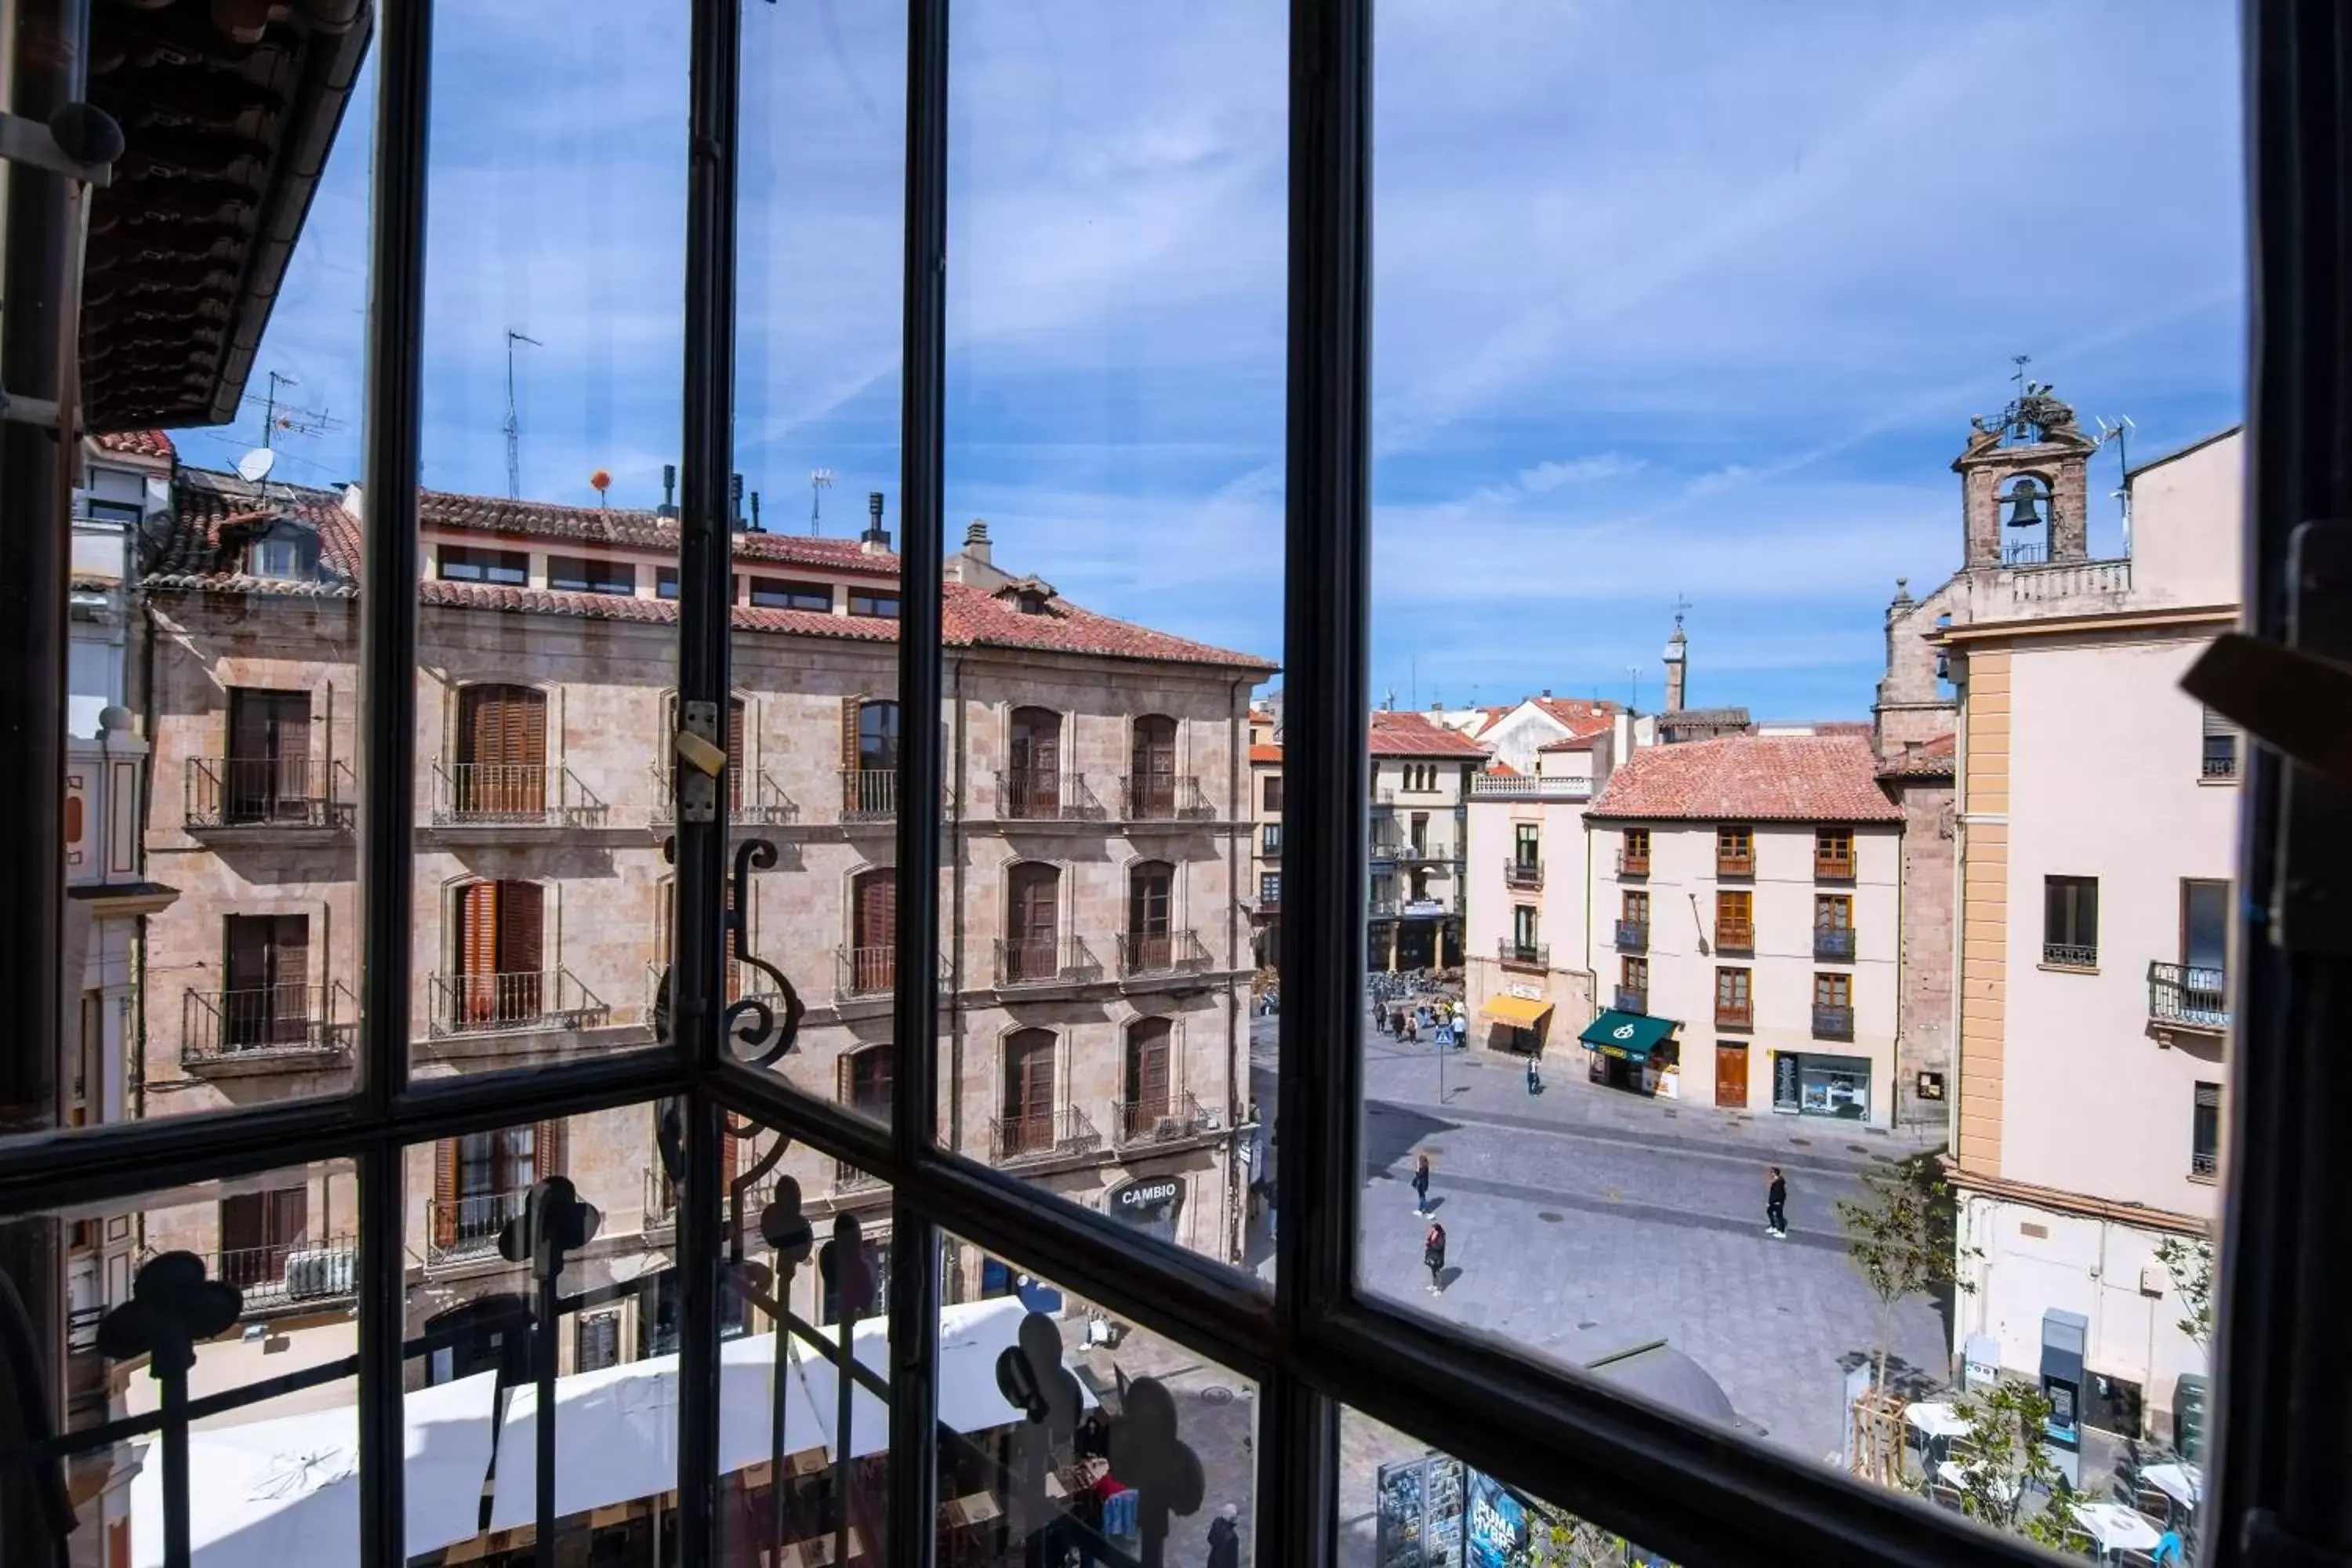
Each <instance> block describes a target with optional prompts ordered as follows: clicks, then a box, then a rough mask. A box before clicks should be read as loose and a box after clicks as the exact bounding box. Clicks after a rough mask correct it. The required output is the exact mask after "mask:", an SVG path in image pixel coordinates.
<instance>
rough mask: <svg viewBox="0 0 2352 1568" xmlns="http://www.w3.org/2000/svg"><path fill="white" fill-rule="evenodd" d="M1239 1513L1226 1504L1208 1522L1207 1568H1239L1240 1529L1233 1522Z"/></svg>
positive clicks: (1236, 1509)
mask: <svg viewBox="0 0 2352 1568" xmlns="http://www.w3.org/2000/svg"><path fill="white" fill-rule="evenodd" d="M1240 1512H1241V1510H1240V1509H1238V1508H1236V1507H1235V1506H1234V1505H1233V1504H1232V1503H1227V1504H1225V1506H1224V1507H1223V1508H1221V1509H1219V1510H1217V1517H1216V1518H1214V1519H1213V1520H1211V1521H1209V1561H1208V1568H1241V1563H1242V1528H1241V1526H1240V1525H1238V1524H1236V1523H1234V1519H1235V1517H1236V1516H1237V1515H1239V1514H1240Z"/></svg>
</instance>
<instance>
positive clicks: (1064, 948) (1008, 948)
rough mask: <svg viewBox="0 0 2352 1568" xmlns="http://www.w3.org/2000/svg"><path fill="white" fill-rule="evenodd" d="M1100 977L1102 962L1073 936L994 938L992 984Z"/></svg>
mask: <svg viewBox="0 0 2352 1568" xmlns="http://www.w3.org/2000/svg"><path fill="white" fill-rule="evenodd" d="M1101 978H1102V964H1101V963H1099V962H1098V961H1097V959H1096V957H1095V955H1094V953H1093V952H1092V951H1091V950H1090V949H1089V948H1088V947H1087V944H1086V943H1085V942H1083V941H1082V940H1080V939H1079V938H1077V937H1074V936H1073V937H1064V938H1062V939H1060V940H1058V941H1045V942H1007V941H1005V940H1004V939H1003V938H1002V937H999V938H998V939H997V940H996V984H998V986H999V987H1003V986H1007V985H1054V984H1078V983H1080V982H1083V981H1087V980H1099V979H1101Z"/></svg>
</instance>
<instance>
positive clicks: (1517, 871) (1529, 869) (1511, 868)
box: [1503, 855, 1543, 888]
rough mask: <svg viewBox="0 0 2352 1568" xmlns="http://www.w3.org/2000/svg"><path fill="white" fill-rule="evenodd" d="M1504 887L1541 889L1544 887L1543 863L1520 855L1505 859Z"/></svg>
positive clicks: (1508, 856) (1509, 856)
mask: <svg viewBox="0 0 2352 1568" xmlns="http://www.w3.org/2000/svg"><path fill="white" fill-rule="evenodd" d="M1503 885H1504V886H1505V887H1507V888H1540V887H1542V886H1543V861H1542V860H1541V859H1539V858H1527V857H1523V856H1518V855H1506V856H1505V857H1503Z"/></svg>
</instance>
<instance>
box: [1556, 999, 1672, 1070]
mask: <svg viewBox="0 0 2352 1568" xmlns="http://www.w3.org/2000/svg"><path fill="white" fill-rule="evenodd" d="M1676 1027H1678V1026H1677V1024H1676V1023H1675V1020H1674V1019H1672V1018H1653V1017H1651V1016H1649V1015H1648V1014H1646V1013H1620V1012H1617V1011H1616V1010H1615V1009H1613V1008H1612V1009H1611V1010H1610V1011H1608V1012H1606V1013H1603V1014H1601V1016H1599V1017H1598V1018H1595V1019H1593V1020H1592V1022H1591V1023H1590V1024H1587V1025H1586V1026H1584V1033H1582V1034H1580V1035H1579V1036H1577V1038H1578V1039H1580V1040H1582V1041H1583V1042H1584V1043H1585V1044H1586V1045H1588V1046H1591V1047H1593V1048H1594V1049H1596V1050H1598V1051H1601V1053H1602V1054H1604V1055H1607V1056H1612V1057H1622V1058H1625V1059H1626V1060H1627V1061H1634V1062H1638V1061H1646V1060H1648V1059H1649V1056H1650V1053H1651V1052H1652V1051H1654V1050H1655V1049H1656V1048H1657V1046H1658V1042H1659V1041H1661V1040H1663V1039H1664V1038H1665V1037H1667V1036H1668V1035H1671V1034H1673V1033H1674V1032H1675V1028H1676Z"/></svg>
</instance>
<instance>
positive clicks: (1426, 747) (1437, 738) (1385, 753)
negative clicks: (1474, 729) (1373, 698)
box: [1371, 708, 1486, 761]
mask: <svg viewBox="0 0 2352 1568" xmlns="http://www.w3.org/2000/svg"><path fill="white" fill-rule="evenodd" d="M1371 752H1372V755H1374V756H1376V757H1460V758H1462V759H1463V760H1465V761H1471V760H1474V759H1475V760H1484V758H1485V757H1486V748H1485V747H1484V746H1481V745H1479V744H1478V743H1477V742H1475V741H1473V740H1472V739H1470V737H1469V736H1467V735H1465V734H1464V733H1462V731H1459V730H1449V729H1447V728H1446V727H1445V726H1444V725H1443V724H1436V723H1432V722H1431V721H1430V720H1429V719H1428V718H1427V717H1426V716H1424V715H1423V714H1421V713H1419V712H1414V711H1406V712H1396V711H1394V710H1390V709H1385V708H1383V709H1380V710H1376V711H1375V712H1374V713H1373V714H1372V739H1371Z"/></svg>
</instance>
